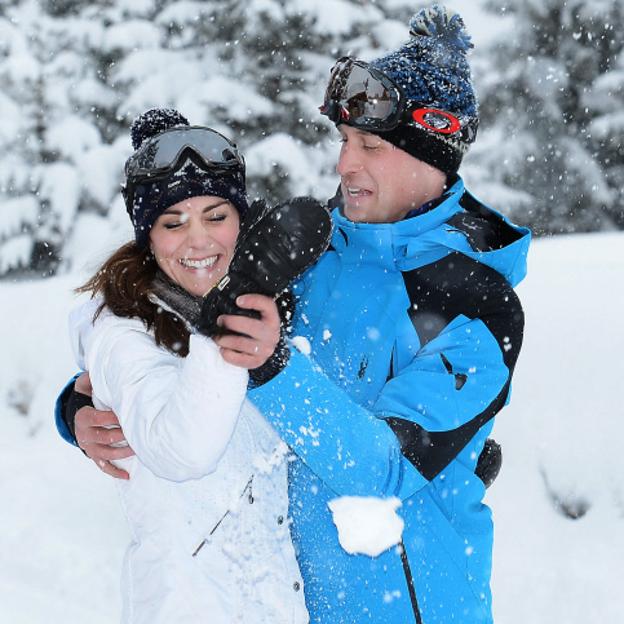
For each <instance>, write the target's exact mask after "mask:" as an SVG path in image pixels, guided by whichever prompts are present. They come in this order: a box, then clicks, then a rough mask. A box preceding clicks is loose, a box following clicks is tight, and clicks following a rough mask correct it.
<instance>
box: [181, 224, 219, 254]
mask: <svg viewBox="0 0 624 624" xmlns="http://www.w3.org/2000/svg"><path fill="white" fill-rule="evenodd" d="M187 244H188V246H189V247H192V248H193V249H202V250H205V249H209V248H210V247H213V246H214V240H213V239H212V236H210V233H209V232H208V230H207V228H206V227H205V224H204V223H203V220H202V219H192V218H191V219H190V220H189V227H188V230H187Z"/></svg>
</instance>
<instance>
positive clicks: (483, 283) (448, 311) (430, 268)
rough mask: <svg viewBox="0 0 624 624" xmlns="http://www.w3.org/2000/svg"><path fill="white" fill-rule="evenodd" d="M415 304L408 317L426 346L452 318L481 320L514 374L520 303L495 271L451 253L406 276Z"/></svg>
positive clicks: (521, 319)
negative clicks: (464, 317) (462, 317)
mask: <svg viewBox="0 0 624 624" xmlns="http://www.w3.org/2000/svg"><path fill="white" fill-rule="evenodd" d="M403 281H404V282H405V288H406V290H407V295H408V297H409V300H410V304H411V305H410V307H409V309H408V314H409V317H410V319H411V321H412V323H413V324H414V328H415V329H416V332H417V334H418V337H419V339H420V346H421V348H422V347H424V346H425V345H426V344H427V343H428V342H430V341H431V340H432V339H433V338H435V337H436V336H437V335H438V334H439V333H440V332H441V331H442V330H443V329H444V328H445V327H446V326H447V325H448V324H449V323H450V322H451V321H452V320H453V319H455V318H457V317H458V316H460V315H464V316H466V317H468V318H470V319H477V318H478V319H481V321H483V323H484V324H485V325H486V327H487V328H488V329H489V330H490V332H491V333H492V335H493V336H494V338H495V339H496V341H497V342H498V346H499V347H500V350H501V352H502V354H503V358H504V360H505V364H506V366H507V368H509V370H510V371H512V370H513V368H514V366H515V363H516V360H517V358H518V353H519V352H520V347H521V345H522V335H523V330H524V313H523V311H522V306H521V305H520V300H519V299H518V296H517V295H516V293H515V292H514V290H513V288H512V287H511V286H510V285H509V283H508V282H507V280H506V279H505V278H504V277H503V276H502V275H501V274H500V273H499V272H498V271H495V270H494V269H492V268H490V267H488V266H487V265H485V264H482V263H480V262H477V261H476V260H473V259H472V258H469V257H468V256H466V255H464V254H462V253H459V252H452V253H450V254H449V255H447V256H445V257H444V258H442V259H440V260H438V261H437V262H433V263H431V264H427V265H425V266H424V267H420V268H418V269H414V270H413V271H406V272H405V273H403Z"/></svg>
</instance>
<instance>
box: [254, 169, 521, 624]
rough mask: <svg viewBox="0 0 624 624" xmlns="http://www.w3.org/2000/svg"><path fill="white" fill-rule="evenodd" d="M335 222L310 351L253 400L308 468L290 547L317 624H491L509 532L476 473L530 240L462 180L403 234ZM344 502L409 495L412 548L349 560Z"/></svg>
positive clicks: (394, 226)
mask: <svg viewBox="0 0 624 624" xmlns="http://www.w3.org/2000/svg"><path fill="white" fill-rule="evenodd" d="M333 219H334V233H333V237H332V245H331V247H330V250H329V251H328V252H327V253H326V254H325V255H324V256H323V258H322V259H321V260H320V262H319V263H318V264H317V265H316V266H315V267H313V268H312V269H311V270H310V271H308V272H307V273H306V275H305V276H304V278H303V279H302V280H301V281H300V282H299V283H298V284H297V286H296V288H295V294H296V296H297V300H298V305H297V315H296V319H295V325H294V335H296V336H302V337H305V338H306V339H307V341H308V342H309V346H310V353H309V354H303V353H302V352H300V351H297V350H295V349H293V354H292V357H291V359H290V361H289V363H288V365H287V366H286V368H285V369H284V370H283V371H282V372H281V373H280V374H279V375H277V376H276V377H275V378H274V379H273V380H272V381H270V382H269V383H267V384H265V385H263V386H261V387H259V388H258V389H255V390H253V391H251V392H250V394H249V397H250V398H251V400H252V401H253V402H254V403H255V404H256V405H257V406H258V407H259V408H260V410H261V411H262V412H263V413H264V414H265V416H266V417H267V418H268V419H269V421H270V422H271V424H272V425H273V426H274V427H275V428H276V429H277V431H278V432H279V434H280V435H281V437H282V438H283V439H284V440H285V441H286V442H287V443H288V444H289V445H290V447H291V448H292V449H293V451H294V452H295V453H296V458H295V459H294V460H293V461H292V462H291V464H290V474H289V501H290V515H291V521H292V525H291V533H292V536H293V540H294V544H295V549H296V552H297V555H298V560H299V563H300V566H301V572H302V575H303V578H304V587H305V594H306V603H307V607H308V610H309V612H310V618H311V622H313V623H322V624H341V623H344V624H359V623H361V622H362V623H363V622H374V623H376V624H378V623H381V622H388V623H390V622H392V623H393V624H394V623H397V624H398V623H400V624H407V623H410V622H421V621H422V622H424V624H434V623H439V624H442V623H443V624H450V623H451V622H453V623H455V624H476V623H488V622H491V621H492V616H491V594H490V571H491V563H492V519H491V513H490V509H489V508H488V507H487V506H486V505H484V504H483V503H482V499H483V496H484V492H485V488H484V485H483V483H482V482H481V480H480V479H479V478H478V477H477V476H476V475H475V473H474V470H475V465H476V462H477V459H478V457H479V453H480V451H481V450H482V448H483V445H484V442H485V439H486V437H487V435H488V433H489V432H490V430H491V428H492V423H493V421H492V418H493V416H494V415H495V414H496V413H497V412H498V411H499V410H500V409H501V408H502V407H503V406H504V405H505V404H506V402H507V401H508V399H509V393H510V382H511V377H512V373H513V369H514V365H515V363H516V359H517V357H518V353H519V350H520V346H521V343H522V334H523V325H524V316H523V313H522V308H521V305H520V303H519V301H518V298H517V296H516V295H515V293H514V291H513V287H514V286H515V285H516V284H517V283H518V282H519V281H520V280H521V279H522V278H523V277H524V275H525V272H526V256H527V250H528V246H529V241H530V232H529V230H527V229H526V228H520V227H517V226H515V225H513V224H511V223H510V222H509V221H508V220H506V219H505V218H504V217H503V216H502V215H500V214H498V213H497V212H495V211H493V210H491V209H489V208H487V207H486V206H484V205H483V204H482V203H480V202H479V201H478V200H476V199H475V198H474V197H473V196H472V195H471V194H470V193H468V192H467V191H466V190H465V188H464V184H463V181H462V180H461V179H460V178H458V179H457V181H456V182H455V183H454V185H453V186H452V187H451V188H450V189H449V191H448V192H447V193H446V194H445V195H444V196H443V197H442V198H441V201H439V203H438V204H437V205H436V206H435V207H434V208H433V209H430V210H429V211H428V212H425V213H424V214H420V215H418V216H414V217H411V218H408V219H405V220H403V221H400V222H396V223H387V224H367V223H353V222H351V221H349V220H347V219H345V218H344V217H343V216H342V215H341V214H340V211H339V210H338V209H336V210H334V211H333ZM295 342H297V341H295ZM303 342H304V343H305V341H303ZM344 495H352V496H378V497H390V496H397V497H399V498H400V499H401V500H402V507H401V508H400V509H399V512H398V513H399V514H400V515H401V516H402V518H403V520H404V522H405V528H404V531H403V541H402V544H401V545H399V546H398V547H395V548H391V549H389V550H387V551H385V552H384V553H382V554H381V555H379V556H378V557H369V556H366V555H350V554H347V552H346V551H344V550H343V549H342V548H341V546H340V544H339V542H338V537H337V531H336V527H335V525H334V523H333V520H332V515H331V512H330V510H329V508H328V502H329V501H331V500H332V499H334V498H336V497H339V496H344Z"/></svg>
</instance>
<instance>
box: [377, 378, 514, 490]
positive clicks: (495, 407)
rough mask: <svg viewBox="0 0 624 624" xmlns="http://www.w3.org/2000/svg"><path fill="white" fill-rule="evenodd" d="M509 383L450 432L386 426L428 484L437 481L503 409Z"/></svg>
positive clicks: (403, 423) (398, 423) (391, 421)
mask: <svg viewBox="0 0 624 624" xmlns="http://www.w3.org/2000/svg"><path fill="white" fill-rule="evenodd" d="M509 384H510V381H507V383H506V384H505V386H504V387H503V389H502V390H501V391H500V393H499V394H498V396H497V397H496V398H495V399H494V400H493V401H492V402H491V403H490V404H489V405H488V406H487V408H486V409H485V410H484V411H483V412H481V413H480V414H477V416H475V417H474V418H473V419H472V420H469V421H468V422H467V423H465V424H463V425H462V426H461V427H458V428H457V429H451V430H450V431H427V430H426V429H423V428H422V427H421V426H420V425H418V424H417V423H415V422H412V421H411V420H405V419H403V418H386V422H387V423H388V425H389V426H390V429H392V431H393V432H394V435H396V437H397V438H398V440H399V444H400V445H401V452H402V453H403V455H404V456H405V458H406V459H407V460H408V461H410V462H411V463H412V464H413V465H414V466H415V467H416V469H417V470H418V472H420V474H422V476H423V477H425V479H427V480H428V481H431V480H432V479H434V478H435V477H437V476H438V475H439V474H440V473H441V472H442V471H443V470H444V469H445V468H446V467H447V466H448V465H449V464H450V463H451V462H452V461H453V460H454V459H455V457H457V455H458V454H459V453H460V452H461V450H462V449H463V448H464V447H465V446H466V444H468V442H470V440H471V439H472V438H473V437H474V436H475V434H476V433H477V431H479V429H480V428H481V427H482V426H483V425H485V423H486V422H487V421H488V420H490V419H491V418H494V416H496V414H497V413H498V412H500V410H501V409H502V408H503V406H504V405H505V401H506V399H507V393H508V392H509Z"/></svg>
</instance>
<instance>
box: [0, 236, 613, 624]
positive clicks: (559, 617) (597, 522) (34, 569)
mask: <svg viewBox="0 0 624 624" xmlns="http://www.w3.org/2000/svg"><path fill="white" fill-rule="evenodd" d="M623 275H624V235H622V234H604V235H587V236H580V235H577V236H570V237H560V238H557V239H553V240H544V241H538V242H536V243H535V244H534V246H533V248H532V250H531V253H530V256H529V277H528V278H527V280H526V282H525V283H523V284H522V285H521V286H520V288H519V293H520V295H521V297H522V300H523V303H524V306H525V310H526V319H527V326H526V338H525V345H524V349H523V352H522V353H521V356H520V361H519V363H518V367H517V373H516V377H515V387H514V394H513V400H512V404H511V405H510V406H509V407H508V408H507V409H506V410H505V411H504V412H503V414H501V415H500V416H499V417H498V419H497V423H496V426H495V429H494V435H495V438H496V439H497V440H498V442H500V443H502V446H503V453H504V463H503V470H502V472H501V475H500V476H499V478H498V480H497V481H496V483H495V484H494V485H493V486H492V488H491V490H490V491H489V493H488V497H487V499H488V502H489V504H491V505H492V507H493V508H494V517H495V531H496V532H495V554H494V579H493V593H494V610H495V615H496V622H497V624H526V623H527V622H530V623H531V624H542V623H543V624H546V623H548V624H552V623H553V622H557V623H559V622H565V623H566V624H581V622H582V623H583V624H585V623H586V622H588V621H589V622H600V623H601V624H617V623H619V622H621V621H622V613H624V596H623V595H622V594H621V593H620V591H619V587H618V586H616V584H618V581H620V580H621V576H622V561H623V560H624V459H623V458H622V454H621V452H620V446H621V438H622V436H623V435H624V413H623V408H622V407H621V401H620V392H621V386H620V384H621V373H622V371H623V370H624V369H623V366H622V363H621V359H622V355H621V354H622V353H623V352H624V331H623V330H622V322H621V311H622V310H623V309H624V289H622V286H621V281H622V276H623ZM83 277H84V274H81V275H77V274H74V275H70V276H64V277H60V278H54V279H48V280H43V281H38V282H36V281H31V282H21V283H17V284H9V283H0V301H1V302H2V305H1V307H0V310H1V314H2V323H0V344H1V345H2V349H1V350H0V373H1V374H0V420H1V422H2V436H0V475H1V476H0V501H1V502H0V561H1V565H0V622H1V623H2V624H4V623H7V624H40V623H43V622H45V623H46V624H56V623H57V622H58V623H62V624H84V623H85V622H89V624H108V623H112V622H115V621H117V619H118V610H119V603H120V601H119V592H118V576H119V569H120V566H121V560H122V556H123V551H124V548H125V543H126V540H127V537H128V536H127V532H126V528H125V524H124V520H123V518H122V516H121V511H120V510H119V508H118V504H117V498H116V491H115V488H114V486H113V483H112V482H111V481H110V479H109V478H108V477H106V476H104V475H103V474H102V473H100V472H99V471H98V470H97V469H96V467H95V466H94V465H93V464H92V463H91V462H90V461H89V460H88V459H86V458H85V457H84V456H83V455H82V453H81V452H80V451H78V450H76V449H73V448H71V447H70V446H68V445H67V444H66V443H65V442H63V441H62V440H60V438H59V437H58V436H57V435H56V432H55V430H54V424H53V418H52V405H53V402H54V398H55V396H56V394H57V391H58V389H59V388H60V387H61V386H62V385H63V384H64V382H65V381H66V380H67V378H68V377H69V376H70V374H71V373H72V372H73V365H72V357H71V354H70V348H69V341H68V339H67V336H66V320H65V319H66V315H67V312H68V310H69V308H70V306H71V305H72V301H73V295H72V293H71V289H72V288H73V287H75V286H76V285H78V284H79V283H80V281H81V279H83ZM564 509H566V510H567V512H568V513H573V514H576V515H579V514H581V513H583V511H585V510H586V513H584V515H582V517H580V518H578V519H571V518H569V517H567V516H566V515H564V511H563V510H564Z"/></svg>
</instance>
